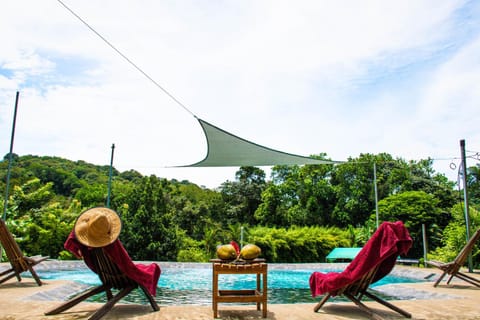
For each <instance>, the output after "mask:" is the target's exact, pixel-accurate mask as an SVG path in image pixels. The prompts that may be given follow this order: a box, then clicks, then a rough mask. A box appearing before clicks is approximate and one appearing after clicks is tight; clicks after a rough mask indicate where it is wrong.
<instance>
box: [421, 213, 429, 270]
mask: <svg viewBox="0 0 480 320" xmlns="http://www.w3.org/2000/svg"><path fill="white" fill-rule="evenodd" d="M422 238H423V265H424V267H425V268H426V267H427V251H428V243H427V228H426V227H425V223H422Z"/></svg>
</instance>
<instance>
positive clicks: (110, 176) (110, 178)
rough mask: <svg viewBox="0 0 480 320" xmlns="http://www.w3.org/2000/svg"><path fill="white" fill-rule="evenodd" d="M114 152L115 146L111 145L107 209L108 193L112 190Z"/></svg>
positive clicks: (108, 205) (108, 198)
mask: <svg viewBox="0 0 480 320" xmlns="http://www.w3.org/2000/svg"><path fill="white" fill-rule="evenodd" d="M114 150H115V144H114V143H112V154H111V156H110V170H109V172H108V193H107V208H110V193H111V189H112V171H113V151H114Z"/></svg>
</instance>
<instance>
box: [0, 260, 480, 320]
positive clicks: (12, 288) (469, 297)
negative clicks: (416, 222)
mask: <svg viewBox="0 0 480 320" xmlns="http://www.w3.org/2000/svg"><path fill="white" fill-rule="evenodd" d="M167 264H168V266H169V267H171V265H172V263H162V262H159V265H160V266H161V267H166V266H167ZM7 266H8V264H4V263H1V264H0V270H2V269H3V268H5V267H7ZM175 266H176V267H178V268H181V267H187V266H188V267H192V266H193V264H175ZM319 266H321V267H322V268H323V267H324V266H325V264H299V265H296V264H295V265H285V264H279V265H275V264H270V265H269V268H301V269H305V268H312V270H313V269H315V268H318V267H319ZM337 266H338V264H337ZM78 267H84V264H83V262H82V261H70V262H59V261H55V260H52V261H45V262H43V263H41V264H40V265H38V266H36V267H35V270H41V269H57V270H58V269H61V270H63V269H70V268H73V269H74V268H78ZM203 267H204V266H203ZM393 273H394V274H397V275H404V276H409V277H416V278H422V279H425V278H427V281H425V282H418V283H402V284H391V285H385V286H380V287H376V290H379V291H381V292H384V293H386V294H390V293H395V296H399V297H401V299H402V300H395V301H392V303H393V304H395V305H396V306H398V307H400V308H402V309H404V310H406V311H408V312H410V313H411V314H412V319H467V320H469V319H480V288H478V287H475V286H472V285H470V284H468V283H466V282H463V281H461V280H457V279H455V280H453V281H452V282H451V283H450V284H449V285H447V284H446V283H445V282H442V284H440V285H439V286H438V287H437V288H434V287H433V281H435V280H436V279H437V278H438V276H439V274H440V273H439V272H438V270H436V269H432V268H419V267H414V266H402V265H397V266H396V267H395V268H394V270H393ZM471 275H472V276H474V277H476V278H479V279H480V272H474V273H472V274H471ZM82 288H83V287H82V285H80V284H78V283H75V282H70V281H63V280H44V285H42V286H41V287H39V286H37V285H36V283H35V282H34V281H33V279H32V278H27V277H24V278H22V281H21V282H17V281H16V279H11V280H9V281H8V282H6V283H3V284H1V285H0V320H3V319H5V320H7V319H8V320H12V319H50V320H59V319H88V317H89V316H91V315H92V314H93V312H95V310H96V309H98V308H99V306H100V304H98V303H91V302H82V303H80V304H79V305H77V306H75V307H73V308H72V309H69V310H67V311H65V312H64V313H62V314H59V315H54V316H45V315H44V312H46V311H47V310H49V309H51V308H53V307H55V306H57V305H58V304H59V303H61V301H63V300H65V299H66V297H67V296H69V295H70V294H72V293H75V292H78V291H80V290H81V289H82ZM317 301H318V299H312V303H301V304H269V305H268V313H267V319H277V320H284V319H285V320H290V319H305V320H310V319H316V320H322V319H369V317H368V316H367V315H366V314H365V313H364V312H363V311H361V310H360V309H359V308H358V307H357V306H356V305H354V304H353V303H351V302H327V303H326V304H325V306H324V307H323V308H322V309H321V310H320V312H318V313H315V312H313V307H314V305H315V304H316V302H317ZM365 304H366V305H368V306H369V307H371V308H372V309H373V310H375V312H377V313H378V314H380V315H381V316H382V317H383V318H384V319H405V318H404V317H403V316H401V315H399V314H397V313H395V312H394V311H392V310H390V309H388V308H386V307H384V306H382V305H380V304H378V303H376V302H373V301H367V302H366V303H365ZM219 316H220V318H221V319H229V320H237V319H238V320H240V319H242V320H243V319H245V320H247V319H263V318H262V316H261V312H259V311H256V308H255V306H254V305H253V304H251V305H235V304H220V305H219ZM102 319H105V320H109V319H145V320H150V319H152V320H153V319H165V320H173V319H175V320H180V319H213V312H212V308H211V306H208V305H195V304H191V305H178V306H177V305H175V306H170V305H169V306H162V305H161V306H160V311H158V312H152V309H151V308H150V306H149V305H138V304H127V303H123V302H120V303H117V304H116V305H115V306H114V308H113V310H112V311H110V312H109V313H108V314H107V315H106V316H105V317H104V318H102Z"/></svg>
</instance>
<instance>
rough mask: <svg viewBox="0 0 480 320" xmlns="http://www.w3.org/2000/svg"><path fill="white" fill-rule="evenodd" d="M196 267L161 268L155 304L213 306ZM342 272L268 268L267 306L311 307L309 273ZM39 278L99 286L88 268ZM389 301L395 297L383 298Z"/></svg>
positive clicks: (224, 278)
mask: <svg viewBox="0 0 480 320" xmlns="http://www.w3.org/2000/svg"><path fill="white" fill-rule="evenodd" d="M194 265H195V267H188V266H187V267H185V266H184V267H178V266H177V265H175V264H172V267H169V266H168V265H161V269H162V274H161V276H160V280H159V282H158V288H157V296H156V299H157V302H158V303H159V304H161V305H180V304H196V305H209V304H211V302H212V269H211V265H210V264H194ZM314 270H316V271H322V272H329V271H341V270H339V269H322V270H318V269H311V268H307V269H298V268H296V269H288V268H272V267H270V265H269V271H268V275H267V282H268V303H274V304H275V303H277V304H278V303H281V304H289V303H311V302H314V301H315V300H314V299H313V298H312V297H311V294H310V289H309V285H308V283H309V282H308V280H309V278H310V275H311V274H312V272H313V271H314ZM37 273H38V274H39V276H40V278H42V279H46V280H48V279H51V280H55V279H56V280H71V281H75V282H78V283H81V284H85V285H98V284H100V280H99V278H98V276H97V275H96V274H95V273H93V272H92V271H90V270H89V269H87V268H76V269H71V270H61V269H58V270H55V269H45V270H38V271H37ZM418 281H420V280H418V279H414V278H408V277H399V276H393V275H389V276H387V277H385V278H383V279H382V280H380V281H379V282H377V283H375V284H374V286H378V285H383V284H390V283H406V282H409V283H411V282H418ZM255 287H256V277H255V275H230V274H225V275H220V276H219V288H220V289H253V288H255ZM104 296H105V295H104V294H99V295H97V296H95V297H93V298H92V301H102V302H103V301H104V299H105V298H104ZM384 298H386V299H392V298H395V297H384ZM124 300H125V301H127V302H128V301H130V302H135V303H144V304H148V302H147V300H146V298H145V297H144V295H143V293H142V292H141V290H138V291H137V292H134V293H132V294H130V295H128V296H127V297H125V298H124Z"/></svg>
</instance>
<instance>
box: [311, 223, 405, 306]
mask: <svg viewBox="0 0 480 320" xmlns="http://www.w3.org/2000/svg"><path fill="white" fill-rule="evenodd" d="M411 246H412V238H411V237H410V234H409V233H408V230H407V228H405V226H404V225H403V223H402V222H401V221H397V222H383V223H382V224H381V225H380V227H378V229H377V231H376V232H375V233H374V234H373V235H372V237H371V238H370V239H369V240H368V241H367V243H366V244H365V246H364V247H363V248H362V250H361V251H360V252H359V253H358V254H357V256H356V257H355V259H353V261H352V262H351V263H350V264H349V265H348V266H347V268H346V269H345V270H344V271H342V272H329V273H321V272H313V273H312V274H311V276H310V291H311V292H312V296H313V297H316V296H318V295H322V294H325V293H327V292H329V293H330V294H331V295H332V296H335V295H336V293H337V291H338V290H339V289H341V288H343V287H344V286H346V285H348V284H351V283H353V282H355V281H357V280H358V279H360V278H361V277H362V276H364V275H365V274H366V273H367V272H369V271H370V270H372V268H374V267H376V266H377V265H378V264H380V267H379V270H378V271H377V274H376V275H375V277H374V279H373V282H376V281H378V280H380V279H381V278H383V277H385V276H386V275H387V274H389V273H390V271H392V269H393V267H394V266H395V262H396V260H397V258H398V256H399V255H400V254H405V253H407V252H408V250H409V249H410V247H411ZM373 282H372V283H373Z"/></svg>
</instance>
